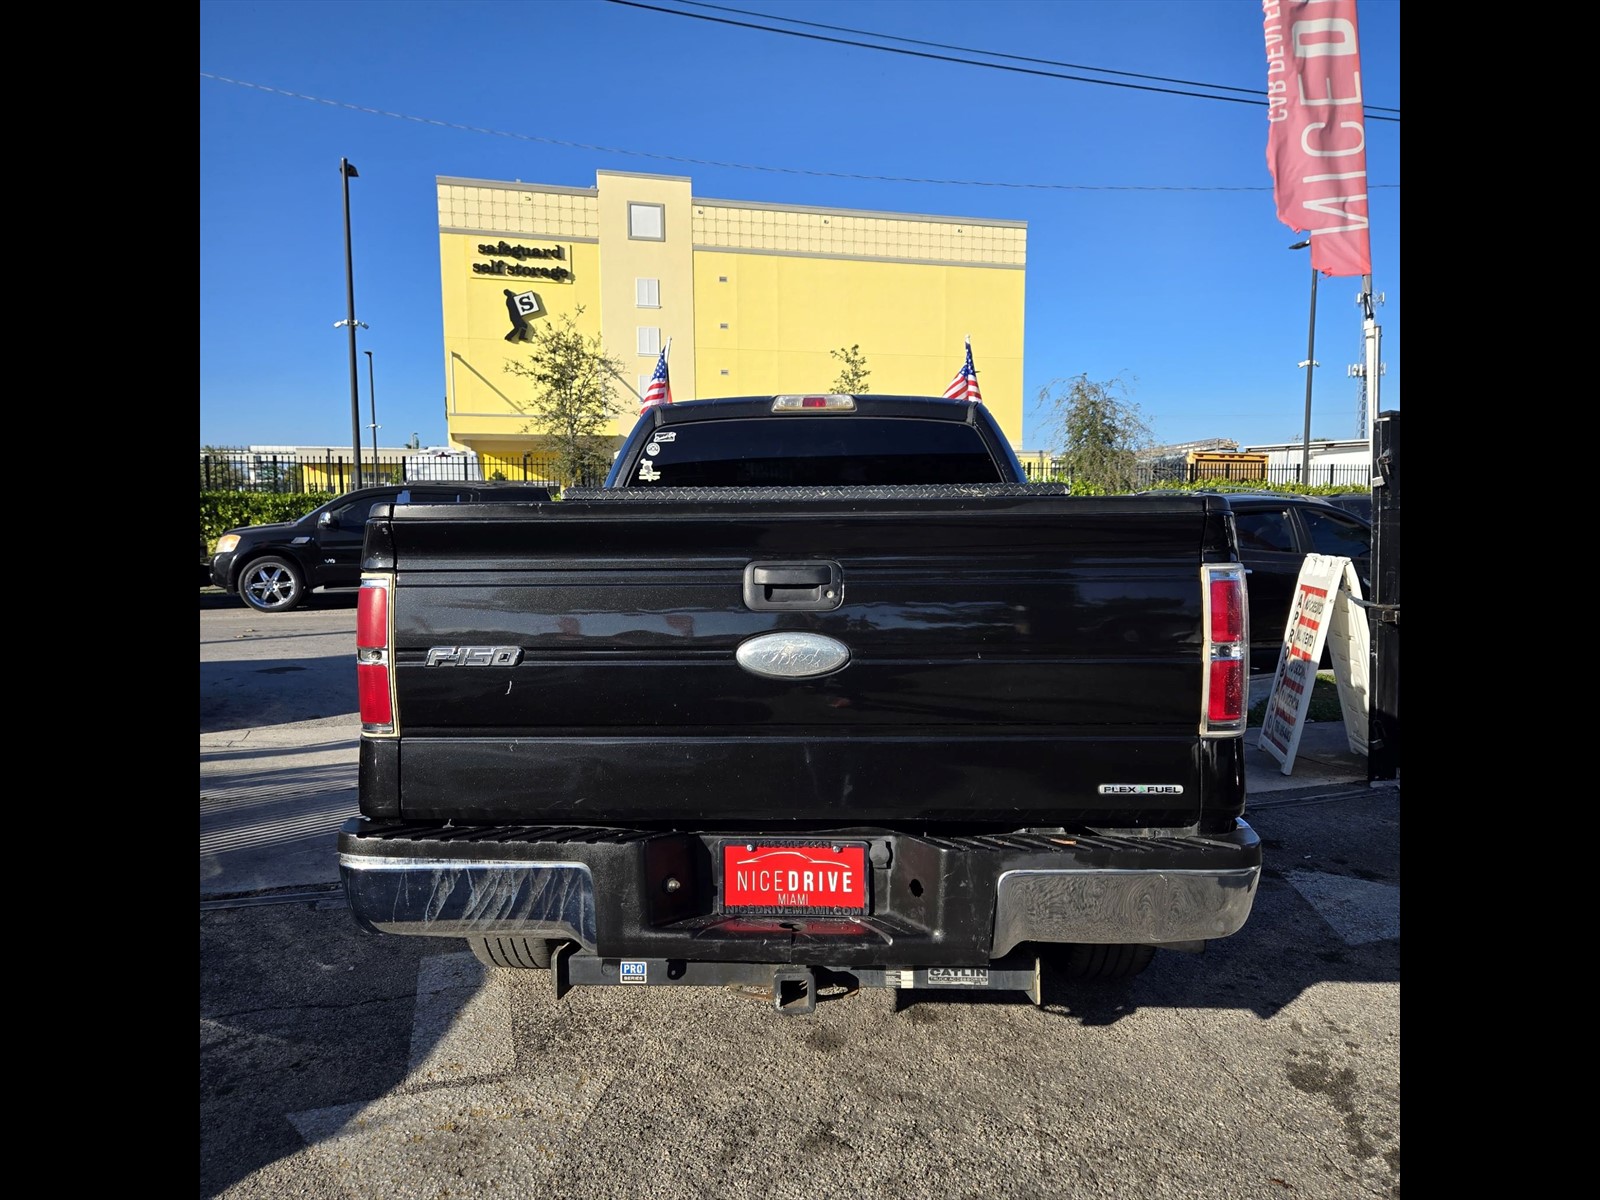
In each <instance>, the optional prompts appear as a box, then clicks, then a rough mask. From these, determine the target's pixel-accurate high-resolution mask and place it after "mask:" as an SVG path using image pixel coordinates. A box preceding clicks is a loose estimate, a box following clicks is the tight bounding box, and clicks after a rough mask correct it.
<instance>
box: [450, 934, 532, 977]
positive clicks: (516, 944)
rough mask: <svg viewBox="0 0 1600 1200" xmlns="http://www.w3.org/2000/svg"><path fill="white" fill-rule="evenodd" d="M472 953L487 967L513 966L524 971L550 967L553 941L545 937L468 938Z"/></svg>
mask: <svg viewBox="0 0 1600 1200" xmlns="http://www.w3.org/2000/svg"><path fill="white" fill-rule="evenodd" d="M467 942H468V944H469V945H470V946H471V947H472V953H473V954H474V955H476V956H477V959H478V961H479V962H481V963H482V964H483V965H484V966H486V967H511V968H515V969H517V970H524V971H547V970H549V969H550V950H551V946H552V943H550V942H548V941H546V940H545V939H544V938H527V937H483V938H468V939H467Z"/></svg>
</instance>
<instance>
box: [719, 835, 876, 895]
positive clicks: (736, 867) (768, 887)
mask: <svg viewBox="0 0 1600 1200" xmlns="http://www.w3.org/2000/svg"><path fill="white" fill-rule="evenodd" d="M722 907H723V910H724V911H726V912H761V913H773V912H796V913H854V912H865V911H866V910H867V848H866V847H865V846H863V845H843V844H840V843H837V842H827V843H821V844H815V843H813V844H805V845H798V844H792V843H782V842H779V843H775V842H756V843H754V844H752V843H749V842H724V843H723V846H722Z"/></svg>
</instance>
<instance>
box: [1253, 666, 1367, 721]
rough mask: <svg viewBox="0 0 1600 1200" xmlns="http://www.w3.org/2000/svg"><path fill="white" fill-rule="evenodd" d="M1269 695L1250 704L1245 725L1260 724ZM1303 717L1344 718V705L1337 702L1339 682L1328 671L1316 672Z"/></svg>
mask: <svg viewBox="0 0 1600 1200" xmlns="http://www.w3.org/2000/svg"><path fill="white" fill-rule="evenodd" d="M1270 699H1271V697H1266V698H1263V699H1261V700H1257V701H1256V702H1255V703H1254V704H1252V705H1251V706H1250V716H1249V720H1248V721H1247V723H1246V724H1247V726H1248V727H1249V728H1251V729H1254V728H1255V727H1257V726H1258V725H1260V724H1261V722H1262V720H1263V719H1264V718H1265V717H1266V714H1267V701H1268V700H1270ZM1305 719H1306V720H1307V721H1342V720H1344V706H1343V705H1342V704H1340V703H1339V684H1338V681H1337V680H1336V679H1335V678H1334V676H1333V673H1332V672H1330V671H1320V672H1318V673H1317V681H1316V682H1315V683H1314V684H1312V685H1311V700H1310V702H1309V703H1308V704H1307V705H1306V713H1305Z"/></svg>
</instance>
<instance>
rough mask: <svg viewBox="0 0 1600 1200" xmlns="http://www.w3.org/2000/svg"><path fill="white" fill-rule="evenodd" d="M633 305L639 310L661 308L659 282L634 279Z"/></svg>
mask: <svg viewBox="0 0 1600 1200" xmlns="http://www.w3.org/2000/svg"><path fill="white" fill-rule="evenodd" d="M633 291H634V296H635V299H634V304H635V305H636V306H637V307H639V308H660V307H661V280H659V279H635V280H634V281H633Z"/></svg>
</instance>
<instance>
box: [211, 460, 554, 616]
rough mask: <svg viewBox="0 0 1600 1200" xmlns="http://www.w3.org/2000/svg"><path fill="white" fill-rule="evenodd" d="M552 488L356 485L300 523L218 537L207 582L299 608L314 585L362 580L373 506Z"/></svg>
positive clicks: (255, 602) (260, 605)
mask: <svg viewBox="0 0 1600 1200" xmlns="http://www.w3.org/2000/svg"><path fill="white" fill-rule="evenodd" d="M549 499H550V489H549V488H543V487H533V486H530V485H528V484H520V483H484V482H481V481H474V482H471V483H398V484H389V485H386V486H383V487H369V488H360V489H358V490H357V491H353V492H346V493H345V494H344V495H342V496H340V497H338V499H335V500H330V501H328V503H326V504H324V505H323V506H322V507H321V508H314V509H312V510H311V511H310V512H308V513H307V514H306V515H305V516H303V517H301V518H300V519H299V520H298V521H286V522H282V523H278V524H273V525H243V526H240V527H239V528H237V529H230V530H228V531H227V532H226V533H224V534H223V535H222V536H221V537H220V538H218V539H217V552H216V554H215V555H214V556H213V557H212V559H211V582H212V583H214V584H215V585H216V586H217V587H219V588H221V589H222V590H223V591H226V592H232V593H235V594H237V595H238V596H239V597H240V598H241V599H242V600H243V601H244V602H245V603H246V604H248V605H249V606H250V607H251V608H255V609H259V610H260V611H262V612H287V611H289V610H290V609H291V608H297V607H299V605H300V604H301V603H302V602H303V601H304V600H305V598H306V595H307V593H309V592H310V591H311V590H312V589H314V588H319V587H327V588H353V587H358V586H360V583H361V543H362V540H363V539H364V538H365V536H366V527H367V514H368V513H370V512H371V511H372V506H373V505H374V504H471V503H473V502H475V501H481V500H549Z"/></svg>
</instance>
